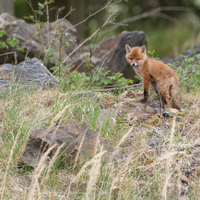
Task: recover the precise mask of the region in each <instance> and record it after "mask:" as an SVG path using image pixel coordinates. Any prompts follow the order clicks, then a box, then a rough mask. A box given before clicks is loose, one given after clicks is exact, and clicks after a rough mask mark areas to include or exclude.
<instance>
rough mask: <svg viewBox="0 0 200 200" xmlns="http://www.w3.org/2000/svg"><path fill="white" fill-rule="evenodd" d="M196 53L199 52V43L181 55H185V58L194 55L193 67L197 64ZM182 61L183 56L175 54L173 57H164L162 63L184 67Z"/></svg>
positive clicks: (183, 59)
mask: <svg viewBox="0 0 200 200" xmlns="http://www.w3.org/2000/svg"><path fill="white" fill-rule="evenodd" d="M198 54H200V44H198V45H196V46H195V47H194V48H193V49H188V50H186V51H184V53H183V55H184V56H185V57H187V59H188V58H193V57H195V60H194V62H193V64H194V67H195V65H198V64H199V58H198V57H197V55H198ZM184 61H185V58H184V57H181V56H177V57H176V58H174V59H171V58H166V59H164V60H163V62H164V63H170V64H173V65H174V66H175V67H178V66H182V68H185V67H186V66H185V65H184Z"/></svg>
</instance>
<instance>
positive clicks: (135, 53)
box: [126, 44, 181, 110]
mask: <svg viewBox="0 0 200 200" xmlns="http://www.w3.org/2000/svg"><path fill="white" fill-rule="evenodd" d="M126 59H127V61H128V62H129V63H130V64H131V66H132V67H133V69H134V70H135V72H136V74H137V75H138V76H139V77H140V78H141V79H142V80H143V84H144V98H143V99H141V100H140V102H142V103H144V102H146V101H147V100H148V97H149V87H150V84H151V85H152V86H153V88H154V89H155V91H156V92H158V91H159V92H160V94H161V95H162V96H163V97H164V99H165V101H166V103H167V106H168V107H170V106H171V98H172V101H173V103H174V106H175V107H176V108H177V109H179V110H180V109H181V106H180V100H179V96H178V91H179V81H178V78H177V76H176V73H175V72H174V71H173V70H172V69H171V68H170V67H169V66H167V65H165V64H164V63H162V62H160V61H157V60H153V59H148V58H147V55H146V46H145V45H143V46H142V47H133V48H131V47H130V46H128V45H127V44H126Z"/></svg>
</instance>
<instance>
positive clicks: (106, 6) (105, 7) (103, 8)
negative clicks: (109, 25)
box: [67, 0, 122, 31]
mask: <svg viewBox="0 0 200 200" xmlns="http://www.w3.org/2000/svg"><path fill="white" fill-rule="evenodd" d="M120 1H122V0H118V1H115V2H113V3H112V4H110V3H111V2H112V0H109V1H108V3H107V4H106V5H105V6H103V7H102V8H100V9H99V10H97V11H96V12H94V13H92V14H90V15H89V16H88V17H86V18H85V19H84V20H82V21H81V22H79V23H77V24H75V25H73V26H71V27H69V28H68V29H67V31H69V30H70V29H72V28H74V27H76V26H79V25H80V24H82V23H84V22H86V21H87V20H88V19H89V18H91V17H93V16H94V15H96V14H98V13H99V12H101V11H102V10H105V9H107V8H109V7H112V6H113V5H115V4H117V3H119V2H120Z"/></svg>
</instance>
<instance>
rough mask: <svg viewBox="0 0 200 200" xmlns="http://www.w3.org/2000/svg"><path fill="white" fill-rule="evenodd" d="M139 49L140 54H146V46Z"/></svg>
mask: <svg viewBox="0 0 200 200" xmlns="http://www.w3.org/2000/svg"><path fill="white" fill-rule="evenodd" d="M140 49H141V53H146V46H145V45H143V46H142V47H141V48H140Z"/></svg>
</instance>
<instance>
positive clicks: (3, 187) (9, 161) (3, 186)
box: [1, 123, 23, 199]
mask: <svg viewBox="0 0 200 200" xmlns="http://www.w3.org/2000/svg"><path fill="white" fill-rule="evenodd" d="M22 124H23V123H22ZM21 126H22V125H21ZM20 133H21V128H20V129H19V131H18V133H17V135H16V138H15V141H14V144H13V146H12V149H11V151H10V156H9V159H8V163H7V167H6V171H5V174H4V177H3V182H2V191H1V199H3V196H4V190H5V184H6V177H7V174H8V170H9V167H10V163H11V160H12V156H13V152H14V149H15V146H16V144H17V142H18V138H19V135H20Z"/></svg>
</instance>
